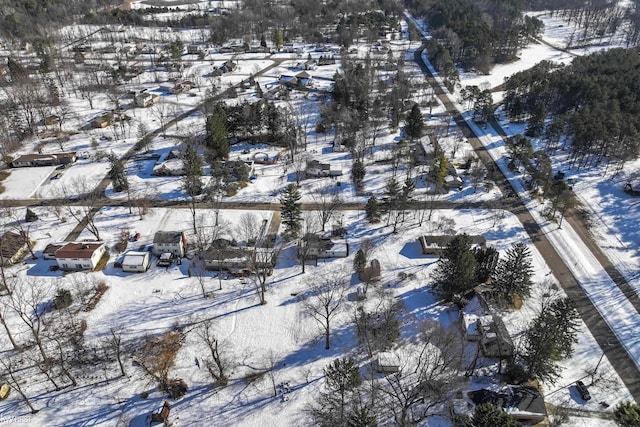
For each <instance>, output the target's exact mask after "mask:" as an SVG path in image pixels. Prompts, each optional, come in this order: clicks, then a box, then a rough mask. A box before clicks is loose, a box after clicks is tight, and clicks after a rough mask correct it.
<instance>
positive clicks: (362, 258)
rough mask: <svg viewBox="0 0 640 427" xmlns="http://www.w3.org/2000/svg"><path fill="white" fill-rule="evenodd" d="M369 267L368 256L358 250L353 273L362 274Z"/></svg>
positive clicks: (354, 259)
mask: <svg viewBox="0 0 640 427" xmlns="http://www.w3.org/2000/svg"><path fill="white" fill-rule="evenodd" d="M366 267H367V256H366V255H365V254H364V251H363V250H362V249H358V252H356V256H355V257H354V258H353V271H355V272H356V273H361V272H362V271H364V269H365V268H366Z"/></svg>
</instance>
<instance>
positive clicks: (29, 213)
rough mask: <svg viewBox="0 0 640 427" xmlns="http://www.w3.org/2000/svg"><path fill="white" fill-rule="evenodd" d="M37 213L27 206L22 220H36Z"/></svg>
mask: <svg viewBox="0 0 640 427" xmlns="http://www.w3.org/2000/svg"><path fill="white" fill-rule="evenodd" d="M38 219H39V218H38V215H37V214H36V213H35V212H34V211H32V210H31V209H29V208H27V213H26V214H25V217H24V220H25V222H34V221H37V220H38Z"/></svg>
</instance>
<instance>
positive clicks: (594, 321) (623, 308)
mask: <svg viewBox="0 0 640 427" xmlns="http://www.w3.org/2000/svg"><path fill="white" fill-rule="evenodd" d="M423 50H424V47H421V48H419V49H417V50H416V52H415V55H414V57H415V61H416V62H417V63H418V65H419V66H420V68H421V70H422V72H423V73H424V74H425V76H426V78H427V80H428V81H429V83H430V85H431V86H432V87H433V89H434V91H435V93H436V95H437V96H438V98H439V99H440V101H441V102H442V103H443V104H444V106H445V108H446V110H447V111H448V112H449V113H450V114H451V115H452V116H453V118H454V120H455V122H456V124H457V125H458V126H459V127H460V129H461V130H462V132H463V134H464V136H465V137H466V138H467V139H468V140H469V142H470V143H471V145H472V146H473V149H474V151H475V152H476V154H477V155H478V156H479V158H480V159H481V161H482V162H483V163H484V165H485V166H488V167H494V168H495V169H496V170H500V172H501V173H500V174H498V179H496V185H497V186H498V187H499V188H500V190H501V191H502V192H503V194H507V193H508V192H509V191H511V187H512V185H511V182H510V181H509V180H508V179H507V177H506V176H505V175H504V171H503V170H502V169H500V168H499V167H498V164H497V163H496V161H495V159H493V158H492V157H491V154H490V153H489V152H488V151H487V150H486V148H485V146H484V144H483V142H482V140H481V139H480V138H478V136H477V135H476V133H475V132H474V130H473V129H472V126H470V125H469V123H468V122H467V121H466V120H465V118H464V117H463V116H462V114H461V112H460V111H459V110H458V108H457V106H456V105H455V103H453V102H452V101H451V99H450V98H449V95H448V93H447V92H446V91H445V90H443V89H442V87H441V85H440V84H439V82H438V80H437V79H436V78H434V75H433V73H432V71H431V69H430V67H429V66H427V63H426V62H425V59H424V57H423ZM503 134H504V133H503ZM516 190H518V188H516ZM510 210H511V212H513V213H514V214H515V215H516V216H517V217H518V219H519V220H520V222H521V223H522V225H523V227H524V229H525V231H526V232H527V234H528V235H529V237H530V238H531V240H532V241H533V243H534V244H535V246H536V248H537V249H538V251H539V252H540V254H541V255H542V256H543V258H544V259H545V262H546V263H547V265H548V266H549V268H550V269H551V271H552V273H553V275H554V276H555V277H556V279H557V280H558V281H559V283H560V285H561V286H562V288H563V289H564V291H565V292H566V294H567V295H568V296H569V297H570V298H571V299H572V300H573V301H574V302H575V303H576V306H577V309H578V312H579V313H580V316H581V317H582V320H583V321H584V322H585V324H586V325H587V327H588V328H589V330H590V331H591V333H592V334H593V336H594V338H595V339H596V341H597V342H598V345H600V347H601V348H602V350H603V351H604V353H605V355H606V356H607V358H608V359H609V361H610V362H611V365H612V366H613V367H614V369H615V370H616V372H617V373H618V375H619V376H620V378H621V379H622V381H623V382H624V384H625V385H626V386H627V388H628V389H629V392H630V393H631V395H632V396H633V398H634V399H635V400H636V401H640V370H638V366H639V365H640V354H639V353H640V348H639V347H640V342H639V341H640V340H639V339H638V338H637V336H636V337H634V333H633V332H634V329H635V328H634V327H632V326H637V325H639V324H640V314H638V310H637V309H636V308H635V307H634V306H633V305H632V304H631V303H630V302H629V299H628V298H626V296H625V295H624V293H623V292H621V291H620V289H618V287H617V286H616V285H615V283H614V282H613V280H612V279H611V277H609V275H608V274H607V272H606V271H605V269H604V268H603V267H602V266H601V265H600V263H599V262H598V261H597V260H596V258H595V257H594V255H593V254H592V253H591V251H590V250H589V248H588V247H587V245H585V244H584V243H583V242H582V240H581V239H580V237H582V235H579V234H576V235H575V238H576V241H573V240H570V241H568V240H566V236H564V235H561V234H560V233H550V236H549V238H548V237H547V235H546V234H545V232H544V231H543V230H542V229H541V228H540V226H539V225H538V223H537V222H536V220H535V219H534V217H533V216H532V214H531V213H530V212H529V210H528V209H527V206H526V205H525V204H524V203H523V202H522V201H521V200H520V199H514V201H513V207H512V209H510ZM551 241H553V244H552V243H551ZM569 242H571V243H569ZM554 245H556V246H555V247H554ZM560 254H562V255H563V256H561V255H560ZM565 258H566V259H565ZM567 262H568V263H569V265H567ZM586 266H588V267H589V268H585V267H586ZM594 302H597V304H598V306H599V307H600V309H601V311H598V309H597V308H596V305H595V304H594ZM636 318H637V319H636Z"/></svg>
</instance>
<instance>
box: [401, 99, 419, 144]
mask: <svg viewBox="0 0 640 427" xmlns="http://www.w3.org/2000/svg"><path fill="white" fill-rule="evenodd" d="M423 129H424V120H423V118H422V112H421V111H420V107H419V106H418V104H413V107H411V111H410V112H409V114H408V115H407V118H406V119H405V123H404V132H405V133H406V134H407V136H408V137H409V138H411V139H412V140H413V139H415V138H420V137H421V136H422V131H423Z"/></svg>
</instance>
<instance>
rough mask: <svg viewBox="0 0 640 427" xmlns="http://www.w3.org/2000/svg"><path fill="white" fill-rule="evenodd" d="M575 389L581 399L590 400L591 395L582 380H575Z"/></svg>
mask: <svg viewBox="0 0 640 427" xmlns="http://www.w3.org/2000/svg"><path fill="white" fill-rule="evenodd" d="M576 389H577V390H578V393H579V394H580V397H581V398H582V400H591V395H590V394H589V389H588V388H587V386H586V385H584V383H583V382H582V381H576Z"/></svg>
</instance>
